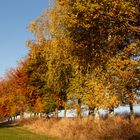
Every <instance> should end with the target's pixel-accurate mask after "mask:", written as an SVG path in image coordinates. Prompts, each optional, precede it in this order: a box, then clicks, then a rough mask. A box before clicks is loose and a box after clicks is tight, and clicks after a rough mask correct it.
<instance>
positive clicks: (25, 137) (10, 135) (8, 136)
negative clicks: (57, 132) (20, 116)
mask: <svg viewBox="0 0 140 140" xmlns="http://www.w3.org/2000/svg"><path fill="white" fill-rule="evenodd" d="M0 140H58V139H57V138H49V137H47V136H44V135H38V134H35V133H32V132H29V131H27V130H25V129H24V128H22V127H17V126H12V125H3V124H2V125H0Z"/></svg>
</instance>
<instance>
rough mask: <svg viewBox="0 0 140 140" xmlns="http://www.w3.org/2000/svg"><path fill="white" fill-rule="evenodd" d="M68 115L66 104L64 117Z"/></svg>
mask: <svg viewBox="0 0 140 140" xmlns="http://www.w3.org/2000/svg"><path fill="white" fill-rule="evenodd" d="M66 117H67V107H66V105H65V107H64V118H66Z"/></svg>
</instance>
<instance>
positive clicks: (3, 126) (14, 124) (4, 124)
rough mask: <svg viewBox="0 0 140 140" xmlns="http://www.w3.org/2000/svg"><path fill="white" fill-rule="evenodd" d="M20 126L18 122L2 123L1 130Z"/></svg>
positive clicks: (0, 124)
mask: <svg viewBox="0 0 140 140" xmlns="http://www.w3.org/2000/svg"><path fill="white" fill-rule="evenodd" d="M15 126H20V124H19V123H18V122H8V121H7V122H2V123H0V128H7V127H15Z"/></svg>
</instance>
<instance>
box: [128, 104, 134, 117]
mask: <svg viewBox="0 0 140 140" xmlns="http://www.w3.org/2000/svg"><path fill="white" fill-rule="evenodd" d="M129 108H130V116H134V108H133V103H129Z"/></svg>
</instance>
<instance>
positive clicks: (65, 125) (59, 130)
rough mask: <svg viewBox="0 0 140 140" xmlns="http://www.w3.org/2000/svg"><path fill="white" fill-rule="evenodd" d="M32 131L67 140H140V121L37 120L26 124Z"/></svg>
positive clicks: (109, 119)
mask: <svg viewBox="0 0 140 140" xmlns="http://www.w3.org/2000/svg"><path fill="white" fill-rule="evenodd" d="M24 127H25V128H27V129H29V130H30V131H33V132H36V133H41V134H46V135H49V136H56V137H60V138H63V139H66V140H139V139H140V119H139V118H136V119H134V120H133V121H131V123H130V120H129V119H124V118H121V117H113V118H108V119H105V120H103V119H101V120H99V121H98V122H95V121H94V118H93V117H88V118H73V119H68V118H67V119H47V120H46V119H37V120H30V121H28V123H27V122H26V123H25V124H24Z"/></svg>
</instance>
